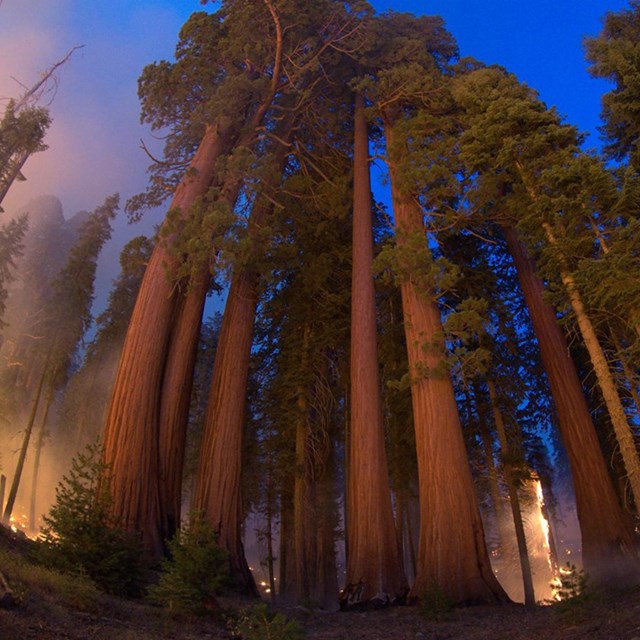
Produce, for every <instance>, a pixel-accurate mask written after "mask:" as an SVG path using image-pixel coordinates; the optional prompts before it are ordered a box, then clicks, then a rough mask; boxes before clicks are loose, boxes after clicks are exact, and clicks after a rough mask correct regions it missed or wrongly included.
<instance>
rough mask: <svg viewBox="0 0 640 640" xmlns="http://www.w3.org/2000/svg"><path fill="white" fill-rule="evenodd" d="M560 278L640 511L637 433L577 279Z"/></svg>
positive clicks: (549, 234)
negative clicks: (623, 402)
mask: <svg viewBox="0 0 640 640" xmlns="http://www.w3.org/2000/svg"><path fill="white" fill-rule="evenodd" d="M542 228H543V229H544V232H545V236H546V238H547V241H548V242H549V244H550V245H551V246H557V240H556V237H555V235H554V232H553V229H552V228H551V225H550V224H549V223H548V222H543V223H542ZM560 277H561V279H562V284H563V285H564V287H565V290H566V292H567V295H568V297H569V301H570V302H571V307H572V308H573V312H574V313H575V314H576V320H577V322H578V327H579V328H580V334H581V335H582V340H583V342H584V345H585V347H586V348H587V352H588V353H589V359H590V360H591V364H592V366H593V370H594V372H595V374H596V379H597V380H598V386H599V387H600V391H601V392H602V397H603V398H604V402H605V405H606V407H607V411H608V413H609V417H610V418H611V424H612V425H613V431H614V433H615V435H616V440H617V441H618V445H619V446H620V455H621V456H622V461H623V462H624V466H625V469H626V470H627V478H628V480H629V484H630V485H631V492H632V494H633V499H634V502H635V504H636V508H638V509H640V456H639V455H638V449H637V448H636V444H635V442H634V437H633V432H632V431H631V427H630V425H629V421H628V420H627V415H626V413H625V411H624V407H623V406H622V401H621V400H620V394H619V393H618V389H617V388H616V384H615V382H614V380H613V376H612V375H611V370H610V369H609V363H608V362H607V358H606V356H605V355H604V351H603V350H602V346H601V345H600V340H599V339H598V336H597V334H596V330H595V328H594V326H593V323H592V322H591V319H590V318H589V315H588V314H587V311H586V309H585V307H584V304H583V302H582V296H581V295H580V292H579V291H578V288H577V287H576V283H575V280H574V278H573V276H572V275H571V273H569V271H568V270H564V269H563V270H561V272H560Z"/></svg>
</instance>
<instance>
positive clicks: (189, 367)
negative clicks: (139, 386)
mask: <svg viewBox="0 0 640 640" xmlns="http://www.w3.org/2000/svg"><path fill="white" fill-rule="evenodd" d="M209 280H210V278H209V269H208V268H207V270H206V273H203V274H200V277H199V279H198V280H197V281H192V283H191V285H190V287H189V290H188V291H187V292H186V294H184V296H182V299H181V300H180V307H179V310H178V312H177V315H176V320H175V322H174V325H173V331H172V334H171V338H170V346H169V350H168V353H167V358H166V366H165V374H164V377H163V379H162V392H161V395H160V417H159V428H158V432H159V435H158V442H159V444H158V465H159V470H158V477H159V484H158V491H159V499H160V527H161V533H162V538H163V540H170V539H171V538H173V536H174V535H175V533H176V531H177V530H179V529H180V515H181V504H182V476H183V467H184V454H185V446H186V441H187V425H188V421H189V406H190V401H191V389H192V386H193V372H194V368H195V364H196V357H197V353H198V338H199V336H200V327H201V325H202V312H203V309H204V303H205V299H206V295H207V291H208V290H209Z"/></svg>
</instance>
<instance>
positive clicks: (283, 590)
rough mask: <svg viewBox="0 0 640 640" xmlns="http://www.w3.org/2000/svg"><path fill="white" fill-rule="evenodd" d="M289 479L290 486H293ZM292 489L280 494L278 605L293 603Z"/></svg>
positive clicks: (287, 488)
mask: <svg viewBox="0 0 640 640" xmlns="http://www.w3.org/2000/svg"><path fill="white" fill-rule="evenodd" d="M292 480H293V478H291V481H290V483H288V484H290V485H292V484H293V482H292ZM292 524H293V489H292V487H291V486H289V487H285V489H284V490H283V491H282V492H281V493H280V548H279V551H278V556H279V562H278V575H279V576H280V588H279V589H278V599H279V601H280V604H283V603H287V604H290V603H292V602H293V592H294V584H295V582H294V572H293V566H294V565H295V546H294V544H293V531H292Z"/></svg>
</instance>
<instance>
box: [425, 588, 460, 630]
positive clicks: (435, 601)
mask: <svg viewBox="0 0 640 640" xmlns="http://www.w3.org/2000/svg"><path fill="white" fill-rule="evenodd" d="M453 605H454V602H453V600H452V599H451V598H450V597H449V596H448V595H447V594H446V593H445V591H444V589H443V588H442V586H441V585H439V584H438V583H437V582H432V583H430V584H429V585H428V586H427V589H426V590H425V592H424V594H423V595H422V596H421V598H420V604H419V607H420V614H421V615H422V617H423V618H425V619H426V620H430V621H431V622H443V621H445V620H448V619H449V618H450V617H451V614H452V613H453Z"/></svg>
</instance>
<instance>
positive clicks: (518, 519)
mask: <svg viewBox="0 0 640 640" xmlns="http://www.w3.org/2000/svg"><path fill="white" fill-rule="evenodd" d="M487 387H488V389H489V399H490V400H491V408H492V410H493V421H494V424H495V425H496V431H497V432H498V441H499V442H500V450H501V453H500V457H501V458H502V466H503V468H504V471H505V476H506V480H507V490H508V491H509V504H510V505H511V515H512V517H513V526H514V528H515V532H516V541H517V543H518V557H519V558H520V569H521V571H522V583H523V585H524V603H525V605H526V606H528V607H533V606H534V605H535V604H536V596H535V592H534V589H533V575H532V573H531V562H530V561H529V552H528V551H527V538H526V535H525V532H524V524H523V522H522V509H521V508H520V496H519V495H518V482H517V480H516V477H515V474H514V470H513V463H512V456H511V451H510V447H509V441H508V439H507V430H506V428H505V424H504V419H503V417H502V412H501V411H500V406H499V404H498V394H497V392H496V386H495V384H494V382H493V380H487Z"/></svg>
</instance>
